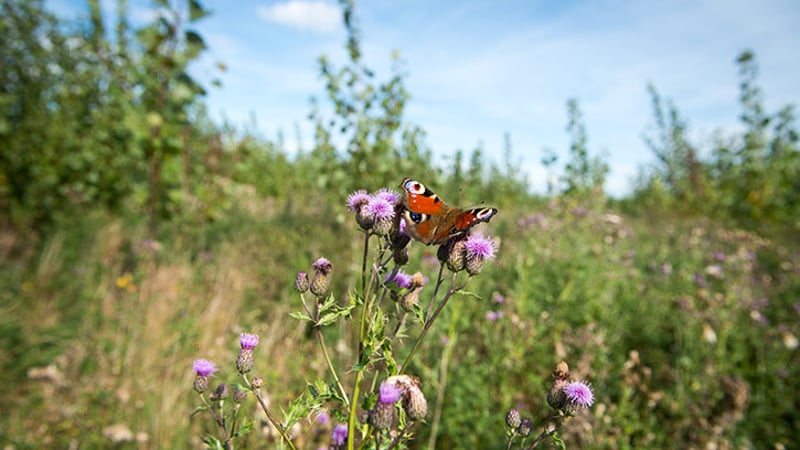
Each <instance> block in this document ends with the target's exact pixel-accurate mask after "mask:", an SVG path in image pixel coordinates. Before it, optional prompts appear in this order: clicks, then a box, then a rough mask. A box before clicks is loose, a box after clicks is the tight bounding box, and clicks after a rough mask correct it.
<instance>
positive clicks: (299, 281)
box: [294, 272, 310, 294]
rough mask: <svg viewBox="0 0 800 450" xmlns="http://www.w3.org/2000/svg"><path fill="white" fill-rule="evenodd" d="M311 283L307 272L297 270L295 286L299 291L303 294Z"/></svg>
mask: <svg viewBox="0 0 800 450" xmlns="http://www.w3.org/2000/svg"><path fill="white" fill-rule="evenodd" d="M309 283H310V282H309V281H308V274H307V273H306V272H297V278H295V279H294V288H295V289H297V292H299V293H301V294H302V293H303V292H305V291H307V290H308V286H309Z"/></svg>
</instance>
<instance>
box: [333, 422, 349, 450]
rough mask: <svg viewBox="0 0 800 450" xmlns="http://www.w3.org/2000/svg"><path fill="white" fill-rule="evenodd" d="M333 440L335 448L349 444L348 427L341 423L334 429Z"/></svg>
mask: <svg viewBox="0 0 800 450" xmlns="http://www.w3.org/2000/svg"><path fill="white" fill-rule="evenodd" d="M331 440H332V441H333V445H334V446H335V447H341V446H343V445H344V444H345V443H346V442H347V425H345V424H343V423H340V424H339V425H336V426H335V427H333V432H332V433H331Z"/></svg>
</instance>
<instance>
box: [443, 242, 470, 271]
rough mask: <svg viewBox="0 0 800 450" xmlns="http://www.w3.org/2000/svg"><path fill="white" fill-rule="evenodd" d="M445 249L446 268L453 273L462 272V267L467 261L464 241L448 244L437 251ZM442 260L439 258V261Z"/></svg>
mask: <svg viewBox="0 0 800 450" xmlns="http://www.w3.org/2000/svg"><path fill="white" fill-rule="evenodd" d="M443 248H444V249H446V250H445V251H446V252H447V253H446V255H447V256H446V258H445V261H447V268H448V269H450V270H452V271H453V272H460V271H462V270H464V266H465V264H466V261H467V252H466V249H465V246H464V240H458V241H455V242H452V241H451V242H449V243H447V244H445V245H443V246H441V247H439V250H440V251H441V249H443ZM441 259H442V258H441V257H440V258H439V260H441Z"/></svg>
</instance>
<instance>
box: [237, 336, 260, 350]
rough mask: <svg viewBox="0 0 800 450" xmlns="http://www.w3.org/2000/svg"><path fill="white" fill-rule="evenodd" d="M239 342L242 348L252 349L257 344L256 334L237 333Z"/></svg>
mask: <svg viewBox="0 0 800 450" xmlns="http://www.w3.org/2000/svg"><path fill="white" fill-rule="evenodd" d="M239 343H240V344H241V345H242V348H243V349H245V350H252V349H254V348H256V345H258V335H257V334H249V333H242V334H240V335H239Z"/></svg>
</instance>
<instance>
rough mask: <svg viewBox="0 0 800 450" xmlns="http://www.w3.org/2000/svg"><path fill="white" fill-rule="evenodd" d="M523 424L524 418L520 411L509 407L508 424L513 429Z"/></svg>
mask: <svg viewBox="0 0 800 450" xmlns="http://www.w3.org/2000/svg"><path fill="white" fill-rule="evenodd" d="M521 424H522V418H521V417H520V416H519V411H517V410H516V409H513V408H512V409H509V410H508V413H507V414H506V425H508V427H509V428H511V429H512V430H516V429H517V428H519V426H520V425H521Z"/></svg>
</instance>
